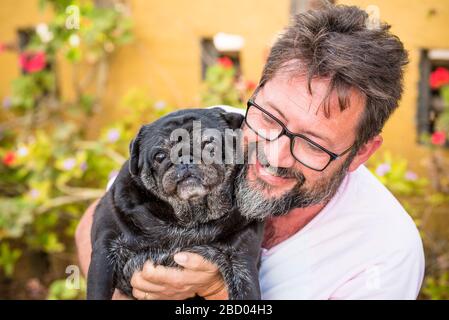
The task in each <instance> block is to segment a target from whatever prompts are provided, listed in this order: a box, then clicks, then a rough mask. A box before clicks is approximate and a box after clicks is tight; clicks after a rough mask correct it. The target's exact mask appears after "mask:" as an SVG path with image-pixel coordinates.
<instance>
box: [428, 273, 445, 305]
mask: <svg viewBox="0 0 449 320" xmlns="http://www.w3.org/2000/svg"><path fill="white" fill-rule="evenodd" d="M422 291H423V293H424V294H425V295H426V296H427V297H429V299H432V300H449V272H445V273H443V274H442V275H440V276H438V277H433V276H429V277H427V278H426V280H425V283H424V288H423V290H422Z"/></svg>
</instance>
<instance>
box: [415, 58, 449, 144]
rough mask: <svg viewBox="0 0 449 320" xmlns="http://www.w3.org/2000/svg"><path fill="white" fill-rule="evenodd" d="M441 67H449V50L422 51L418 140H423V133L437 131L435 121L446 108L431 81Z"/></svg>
mask: <svg viewBox="0 0 449 320" xmlns="http://www.w3.org/2000/svg"><path fill="white" fill-rule="evenodd" d="M439 67H443V68H447V69H449V50H440V49H439V50H422V51H421V58H420V65H419V69H420V81H419V87H418V92H419V94H418V110H417V121H416V123H417V132H418V142H422V137H423V135H427V134H432V133H434V132H435V123H436V121H437V119H438V117H439V116H440V114H441V113H442V112H443V110H444V108H445V102H444V100H443V99H442V97H441V96H440V92H439V90H434V89H432V88H431V87H430V83H429V78H430V74H431V73H432V72H433V71H435V70H436V69H437V68H439Z"/></svg>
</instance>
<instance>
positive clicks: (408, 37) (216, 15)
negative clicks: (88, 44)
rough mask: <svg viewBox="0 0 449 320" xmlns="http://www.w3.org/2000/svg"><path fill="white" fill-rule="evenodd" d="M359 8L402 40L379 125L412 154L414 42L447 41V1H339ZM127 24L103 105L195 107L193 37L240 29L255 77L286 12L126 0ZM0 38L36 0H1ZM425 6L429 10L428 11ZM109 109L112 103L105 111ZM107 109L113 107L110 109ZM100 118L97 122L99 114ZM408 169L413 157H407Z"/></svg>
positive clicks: (29, 19)
mask: <svg viewBox="0 0 449 320" xmlns="http://www.w3.org/2000/svg"><path fill="white" fill-rule="evenodd" d="M337 2H338V3H345V4H355V5H358V6H360V7H362V8H366V7H367V6H368V5H372V4H375V5H377V6H378V7H379V9H380V17H381V19H383V20H386V21H388V22H389V23H390V24H392V26H393V27H392V31H393V32H394V33H396V34H397V35H398V36H399V37H400V38H401V39H402V40H403V42H404V43H405V46H406V48H407V49H408V50H409V52H410V60H411V63H410V65H409V67H408V71H407V74H406V79H405V94H404V97H403V99H402V102H401V106H400V108H399V109H398V110H397V112H396V113H395V114H394V115H393V118H392V119H390V121H389V122H388V124H387V126H386V128H385V130H384V137H385V143H384V149H391V150H392V151H393V152H395V153H399V154H401V155H403V156H406V157H408V158H409V159H417V158H418V159H419V158H420V157H421V156H422V155H423V154H424V149H423V148H419V147H417V145H416V143H415V141H416V130H415V112H416V105H417V93H418V92H417V83H418V79H419V70H418V63H419V49H421V48H449V35H448V32H449V0H426V1H422V0H375V1H373V0H340V1H337ZM129 3H130V5H131V11H132V16H133V20H134V23H135V28H134V32H135V41H134V43H132V44H130V45H128V46H126V47H123V48H121V49H119V51H118V52H117V53H116V54H115V55H114V57H113V60H112V63H111V69H110V77H109V79H110V81H109V83H108V86H107V90H106V99H105V106H106V107H108V108H110V109H112V108H113V105H114V104H115V103H116V102H117V101H118V100H119V99H120V97H122V96H123V95H124V94H125V93H126V92H127V91H128V90H129V89H131V88H134V87H140V88H145V89H148V91H149V93H150V95H151V96H152V97H154V98H155V99H163V100H165V101H167V102H169V103H172V104H175V105H177V106H180V107H187V106H195V105H196V104H197V103H198V101H199V94H198V93H199V91H200V82H201V61H200V56H201V54H200V49H201V48H200V39H201V38H202V37H211V36H213V35H214V34H215V33H217V32H220V31H222V32H228V33H236V34H240V35H242V36H243V37H244V38H245V40H246V44H245V46H244V48H243V50H242V53H241V63H242V70H243V73H244V75H245V76H246V78H248V79H252V80H254V81H257V80H258V78H259V76H260V72H261V70H262V66H263V61H264V54H266V50H267V48H268V46H269V45H270V43H271V42H272V40H273V38H274V37H275V35H276V33H277V32H278V31H280V30H281V29H282V28H283V27H284V26H285V25H286V24H287V23H288V19H289V5H290V1H288V0H276V1H274V0H243V1H242V0H220V1H218V0H191V1H185V0H171V1H161V0H130V1H129ZM0 8H1V11H0V41H4V40H9V39H13V38H14V36H15V33H14V32H15V29H16V28H17V27H19V26H27V25H33V24H36V23H38V22H40V21H45V19H48V17H49V14H48V13H47V14H41V13H39V11H38V10H37V0H36V1H29V0H2V2H1V4H0ZM431 9H433V10H434V11H435V12H436V14H434V15H433V16H431V17H430V16H429V11H430V10H431ZM0 70H1V74H0V98H3V97H4V96H5V95H7V93H8V90H9V83H10V81H11V80H12V79H13V78H14V77H15V76H16V75H17V74H18V66H17V57H16V56H15V55H14V54H12V53H4V54H1V55H0ZM70 71H71V70H70V67H68V66H62V68H61V72H62V74H61V75H62V77H61V78H62V79H65V80H64V83H63V92H64V93H65V94H67V95H70V92H69V91H68V90H67V88H68V87H69V85H68V83H69V80H67V79H69V78H70ZM111 111H113V110H111ZM112 113H113V112H112ZM103 121H105V120H104V119H103ZM413 162H414V163H413V166H414V167H415V168H416V167H417V166H418V165H419V162H417V161H415V160H413Z"/></svg>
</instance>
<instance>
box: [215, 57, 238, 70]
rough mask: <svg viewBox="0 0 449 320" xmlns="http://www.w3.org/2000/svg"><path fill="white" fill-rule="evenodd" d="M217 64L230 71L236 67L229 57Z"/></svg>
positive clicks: (221, 59)
mask: <svg viewBox="0 0 449 320" xmlns="http://www.w3.org/2000/svg"><path fill="white" fill-rule="evenodd" d="M217 63H218V64H219V65H221V66H222V67H223V68H225V69H229V68H232V67H233V66H234V63H233V62H232V60H231V59H230V58H229V57H226V56H225V57H221V58H218V60H217Z"/></svg>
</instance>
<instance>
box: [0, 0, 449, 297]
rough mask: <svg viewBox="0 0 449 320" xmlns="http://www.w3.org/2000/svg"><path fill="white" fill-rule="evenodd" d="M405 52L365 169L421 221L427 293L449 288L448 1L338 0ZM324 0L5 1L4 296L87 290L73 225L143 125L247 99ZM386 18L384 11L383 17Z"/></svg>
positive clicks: (0, 184) (445, 293) (1, 144)
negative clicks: (397, 100) (396, 99)
mask: <svg viewBox="0 0 449 320" xmlns="http://www.w3.org/2000/svg"><path fill="white" fill-rule="evenodd" d="M336 2H337V3H344V4H354V5H358V6H360V7H362V8H364V9H366V10H367V12H369V13H370V15H371V17H373V19H376V18H378V17H380V18H381V19H382V20H386V21H388V22H389V23H390V24H391V25H392V31H393V32H394V33H395V34H397V35H398V36H399V37H400V38H401V39H402V40H403V42H404V44H405V46H406V48H407V49H408V50H409V54H410V60H411V62H410V65H409V66H408V68H407V73H406V77H405V94H404V97H403V99H402V101H401V105H400V108H399V109H398V110H397V111H396V112H395V113H394V115H393V117H392V119H391V120H390V121H389V122H388V123H387V126H386V128H385V130H384V134H383V135H384V140H385V142H384V146H383V147H382V148H381V150H380V152H378V154H377V155H376V156H375V157H374V158H373V159H372V160H370V162H369V164H368V167H369V168H370V169H371V170H372V171H373V172H374V173H375V174H376V175H377V176H378V178H379V179H380V180H381V181H382V182H383V183H384V184H385V185H386V186H387V187H388V188H389V189H390V190H391V191H392V192H393V193H394V194H395V195H396V197H397V198H398V199H399V200H400V201H401V203H402V204H403V205H404V207H405V208H406V209H407V211H408V212H409V213H410V215H411V216H412V217H413V218H414V220H415V222H416V224H417V225H418V227H419V229H420V232H421V235H422V238H423V241H424V245H425V252H426V278H425V281H424V284H423V288H422V291H421V294H420V298H422V299H449V165H448V161H449V153H448V151H447V148H448V147H449V143H448V136H449V37H448V36H447V34H448V32H449V0H428V1H420V0H371V1H363V0H343V1H336ZM319 6H320V1H316V0H292V1H289V0H276V1H274V0H245V1H238V0H226V1H217V0H192V1H182V0H176V1H155V0H145V1H144V0H128V1H118V0H95V1H94V0H92V1H89V0H85V1H81V0H80V1H74V0H59V1H58V0H39V1H38V0H33V1H30V0H2V2H1V4H0V99H1V104H2V105H1V106H0V160H1V161H0V177H1V178H0V299H17V298H19V299H46V298H48V299H82V298H83V297H84V294H85V284H84V281H83V279H81V281H80V282H77V281H76V280H77V279H76V275H77V268H76V264H77V259H76V252H75V247H74V231H75V229H76V226H77V223H78V221H79V218H80V217H81V215H82V214H83V212H84V210H85V209H86V208H87V206H88V205H89V204H90V203H91V202H92V201H93V200H95V199H97V198H99V197H101V196H102V194H103V193H104V190H105V187H106V184H107V181H108V180H109V179H110V178H111V177H112V176H114V175H115V174H116V173H117V169H118V168H119V167H120V165H121V164H122V163H123V161H124V160H125V159H126V158H127V150H128V144H129V141H130V139H131V138H132V137H133V135H134V134H135V132H136V130H137V129H138V127H139V126H140V125H141V124H142V123H147V122H150V121H152V120H154V119H156V118H158V117H159V116H161V115H163V114H165V113H167V112H170V111H172V110H175V109H178V108H187V107H199V106H200V107H205V106H209V105H213V104H229V105H233V106H238V107H243V106H244V102H245V101H246V99H247V98H248V97H249V95H250V94H251V92H252V90H253V89H254V87H255V85H256V83H257V81H258V78H259V76H260V73H261V70H262V67H263V65H264V61H265V58H266V56H267V53H268V50H269V48H270V44H271V43H272V42H273V40H274V39H275V37H276V34H277V33H278V32H279V31H281V30H282V28H283V27H284V26H286V25H287V23H288V21H289V17H290V15H291V14H292V13H295V12H300V11H303V10H306V9H308V8H311V7H315V8H319ZM374 21H375V20H374Z"/></svg>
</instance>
